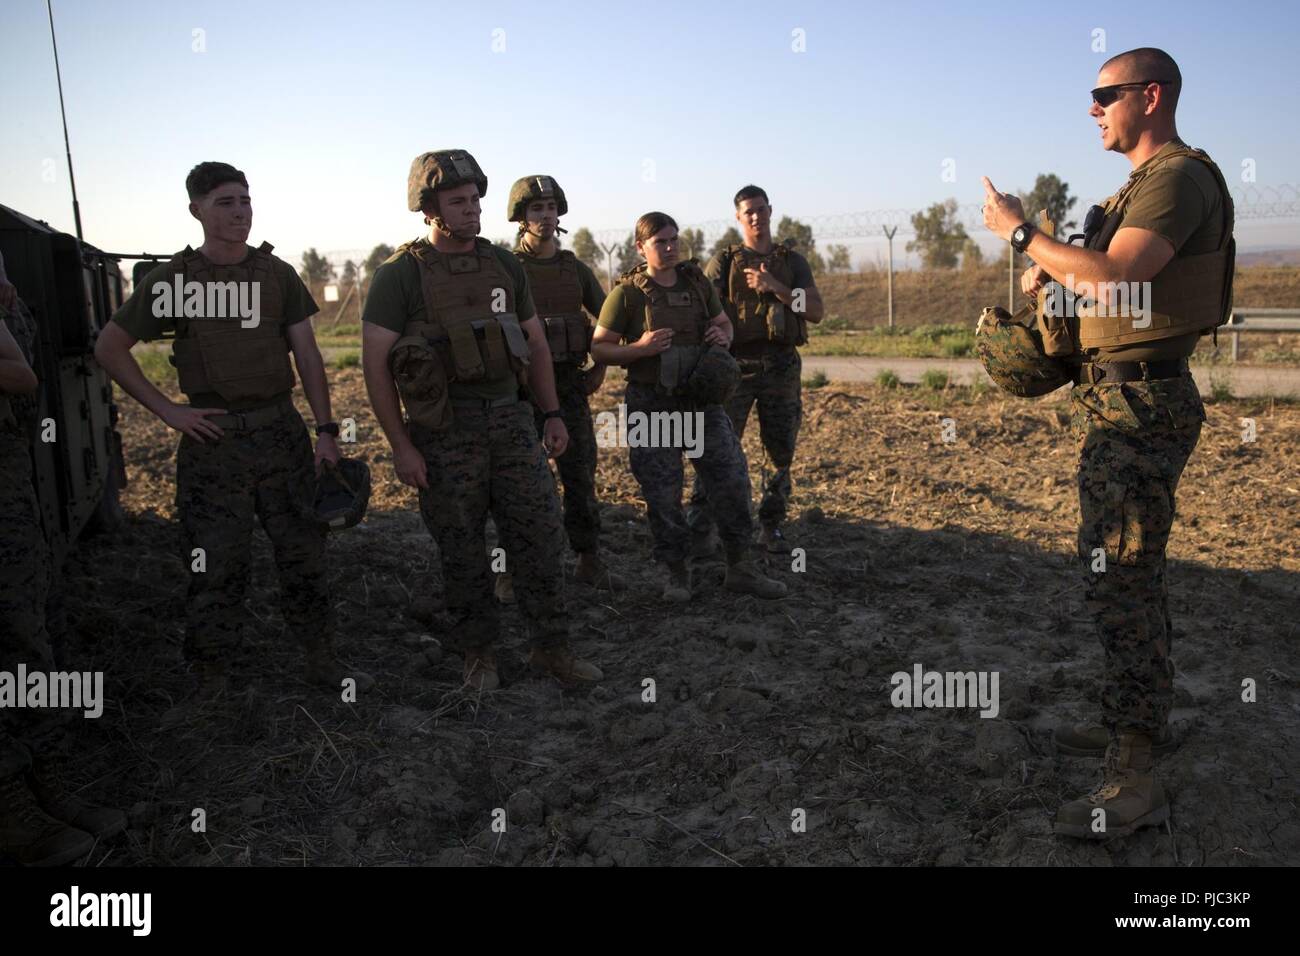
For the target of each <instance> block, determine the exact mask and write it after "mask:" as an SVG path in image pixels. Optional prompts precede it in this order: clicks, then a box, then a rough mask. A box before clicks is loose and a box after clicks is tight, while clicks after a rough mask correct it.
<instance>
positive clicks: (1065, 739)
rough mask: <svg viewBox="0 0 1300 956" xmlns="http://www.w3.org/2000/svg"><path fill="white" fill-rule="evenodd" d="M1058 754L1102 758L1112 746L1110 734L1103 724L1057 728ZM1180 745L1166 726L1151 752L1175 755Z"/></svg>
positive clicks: (1055, 737) (1153, 744)
mask: <svg viewBox="0 0 1300 956" xmlns="http://www.w3.org/2000/svg"><path fill="white" fill-rule="evenodd" d="M1052 739H1053V740H1054V741H1055V742H1056V749H1057V751H1058V752H1060V753H1063V754H1067V755H1069V756H1071V757H1101V756H1104V755H1105V753H1106V747H1107V746H1109V744H1110V734H1109V733H1108V732H1107V730H1106V728H1105V727H1103V726H1102V725H1101V724H1073V725H1069V726H1061V727H1057V728H1056V730H1055V732H1054V733H1053V734H1052ZM1177 747H1178V743H1177V741H1175V740H1174V735H1173V731H1171V730H1170V729H1169V727H1168V725H1166V726H1165V727H1163V728H1161V730H1160V736H1158V737H1156V738H1155V740H1153V741H1152V742H1151V752H1152V753H1153V754H1155V755H1156V756H1157V757H1161V756H1164V755H1165V754H1168V753H1173V751H1174V750H1175V749H1177Z"/></svg>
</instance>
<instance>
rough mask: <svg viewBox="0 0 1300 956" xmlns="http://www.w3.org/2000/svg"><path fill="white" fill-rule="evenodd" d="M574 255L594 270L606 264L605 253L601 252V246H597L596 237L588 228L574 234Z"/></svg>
mask: <svg viewBox="0 0 1300 956" xmlns="http://www.w3.org/2000/svg"><path fill="white" fill-rule="evenodd" d="M573 254H574V255H575V256H577V257H578V258H579V259H581V260H582V261H583V262H585V263H586V264H587V265H589V266H591V268H592V269H593V270H595V269H599V268H600V267H601V266H603V265H604V264H605V253H603V252H601V251H600V246H598V245H596V237H595V236H593V235H592V234H591V230H590V229H588V228H587V227H586V226H583V227H582V228H581V229H579V230H578V231H577V232H575V233H574V234H573Z"/></svg>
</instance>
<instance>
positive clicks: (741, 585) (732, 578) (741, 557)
mask: <svg viewBox="0 0 1300 956" xmlns="http://www.w3.org/2000/svg"><path fill="white" fill-rule="evenodd" d="M723 587H725V588H726V589H727V590H728V591H736V592H738V593H740V594H752V595H754V596H755V597H761V598H769V599H774V598H783V597H785V595H786V591H787V588H786V586H785V585H784V584H782V583H781V582H780V581H774V580H772V579H771V578H769V577H766V576H765V575H764V574H763V572H761V571H760V570H758V565H756V564H755V563H754V559H753V558H752V557H750V555H749V549H748V548H734V547H728V548H727V579H726V581H724V582H723Z"/></svg>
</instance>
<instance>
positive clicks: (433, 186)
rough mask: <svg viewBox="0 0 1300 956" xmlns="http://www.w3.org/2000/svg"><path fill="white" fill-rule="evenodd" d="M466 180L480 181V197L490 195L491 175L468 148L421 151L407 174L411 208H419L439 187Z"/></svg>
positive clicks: (442, 187) (470, 181)
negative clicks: (488, 187)
mask: <svg viewBox="0 0 1300 956" xmlns="http://www.w3.org/2000/svg"><path fill="white" fill-rule="evenodd" d="M466 183H478V194H479V198H482V197H483V196H486V195H487V184H488V183H487V176H486V175H485V174H484V172H483V170H482V169H480V168H479V164H478V162H477V161H476V160H475V159H474V157H473V156H471V155H470V154H469V151H468V150H464V149H439V150H436V151H435V152H432V153H421V154H420V155H419V156H417V157H415V159H413V160H412V161H411V173H410V175H409V176H407V178H406V205H407V206H408V207H409V208H410V210H411V212H419V211H420V210H421V209H423V208H424V204H425V203H426V202H428V200H429V199H430V197H432V196H433V194H434V193H435V192H437V191H438V190H439V189H452V188H454V187H456V186H463V185H465V184H466Z"/></svg>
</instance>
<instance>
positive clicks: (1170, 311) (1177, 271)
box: [1076, 146, 1237, 349]
mask: <svg viewBox="0 0 1300 956" xmlns="http://www.w3.org/2000/svg"><path fill="white" fill-rule="evenodd" d="M1179 156H1188V157H1190V158H1192V159H1196V160H1199V161H1200V162H1202V163H1204V164H1205V165H1206V166H1208V167H1209V169H1210V171H1211V172H1212V173H1214V178H1215V180H1217V181H1218V184H1219V189H1220V190H1222V193H1223V204H1224V205H1223V212H1224V223H1223V238H1222V239H1221V240H1220V241H1219V248H1217V249H1215V250H1214V251H1213V252H1206V253H1201V254H1199V255H1194V256H1180V255H1177V254H1175V255H1174V257H1173V258H1172V259H1170V260H1169V263H1168V264H1167V265H1166V266H1165V267H1164V268H1163V269H1161V270H1160V272H1159V273H1157V275H1156V276H1155V278H1154V279H1152V280H1151V292H1150V295H1149V296H1147V297H1146V301H1145V302H1143V303H1141V305H1143V306H1145V307H1146V308H1147V310H1148V312H1147V314H1146V315H1145V316H1133V315H1130V314H1129V313H1128V311H1127V310H1121V309H1118V308H1115V307H1111V308H1109V309H1108V310H1106V311H1107V312H1108V313H1109V314H1107V315H1097V314H1096V312H1097V308H1096V306H1088V305H1080V306H1078V307H1077V309H1076V314H1077V316H1078V334H1077V340H1078V342H1079V345H1080V346H1081V347H1082V348H1085V349H1095V348H1113V347H1115V346H1121V345H1134V344H1136V343H1139V342H1154V341H1158V340H1160V339H1169V338H1175V337H1177V336H1180V335H1188V334H1190V333H1192V332H1200V333H1201V334H1202V335H1204V334H1205V333H1207V332H1209V331H1210V330H1211V329H1214V328H1216V327H1217V326H1220V325H1223V324H1224V323H1225V322H1227V321H1228V319H1229V318H1230V317H1231V312H1232V272H1233V267H1234V265H1235V263H1236V256H1237V241H1236V239H1235V238H1233V235H1232V227H1233V216H1234V213H1233V204H1232V194H1231V192H1229V190H1228V184H1227V182H1225V181H1224V178H1223V173H1222V172H1220V171H1219V167H1218V166H1216V165H1215V164H1214V161H1213V160H1212V159H1210V157H1209V156H1208V155H1206V154H1205V152H1204V151H1202V150H1199V149H1194V148H1192V147H1191V146H1179V147H1177V148H1175V149H1173V150H1171V151H1170V152H1169V154H1168V155H1167V156H1164V157H1162V158H1161V159H1160V160H1159V161H1158V162H1156V163H1153V164H1151V165H1150V166H1149V167H1147V168H1145V169H1143V170H1141V171H1140V172H1137V173H1135V174H1134V175H1133V176H1132V177H1130V179H1129V181H1128V182H1127V183H1125V184H1124V187H1123V188H1122V189H1120V191H1119V192H1117V193H1116V194H1115V195H1114V196H1112V197H1111V198H1110V199H1109V200H1107V201H1106V205H1105V207H1104V208H1105V210H1106V218H1105V220H1104V221H1103V223H1102V226H1101V228H1100V229H1099V230H1098V231H1097V234H1096V237H1095V238H1094V239H1093V241H1092V242H1090V243H1089V244H1088V248H1090V249H1096V250H1098V251H1100V252H1105V251H1106V249H1107V248H1108V247H1109V246H1110V241H1111V239H1112V237H1114V235H1115V232H1116V231H1117V230H1118V229H1119V228H1121V227H1122V225H1123V219H1124V212H1125V210H1126V209H1127V208H1128V203H1129V200H1130V199H1131V198H1132V196H1133V192H1134V190H1135V189H1136V187H1137V186H1138V184H1139V183H1141V182H1142V181H1143V180H1144V179H1146V177H1147V176H1149V175H1151V173H1153V172H1155V171H1156V170H1157V169H1160V168H1162V167H1163V166H1165V164H1166V163H1168V162H1169V161H1170V160H1172V159H1175V158H1177V157H1179ZM1147 320H1149V322H1150V324H1149V325H1148V324H1147ZM1137 321H1141V322H1142V323H1143V325H1144V326H1145V327H1142V328H1135V327H1134V325H1135V322H1137Z"/></svg>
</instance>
